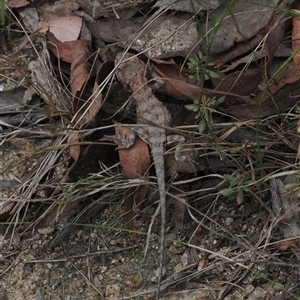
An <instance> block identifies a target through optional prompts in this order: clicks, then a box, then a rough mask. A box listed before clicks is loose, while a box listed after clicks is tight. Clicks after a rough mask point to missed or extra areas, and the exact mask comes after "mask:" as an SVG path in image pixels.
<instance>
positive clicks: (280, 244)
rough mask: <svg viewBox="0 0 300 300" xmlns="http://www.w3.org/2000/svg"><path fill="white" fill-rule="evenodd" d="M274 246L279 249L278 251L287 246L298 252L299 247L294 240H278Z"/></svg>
mask: <svg viewBox="0 0 300 300" xmlns="http://www.w3.org/2000/svg"><path fill="white" fill-rule="evenodd" d="M274 246H275V248H276V249H278V250H280V251H285V250H286V249H288V248H293V249H294V250H296V251H298V252H300V248H299V247H298V246H297V245H296V244H295V241H291V240H288V241H279V242H277V243H275V245H274Z"/></svg>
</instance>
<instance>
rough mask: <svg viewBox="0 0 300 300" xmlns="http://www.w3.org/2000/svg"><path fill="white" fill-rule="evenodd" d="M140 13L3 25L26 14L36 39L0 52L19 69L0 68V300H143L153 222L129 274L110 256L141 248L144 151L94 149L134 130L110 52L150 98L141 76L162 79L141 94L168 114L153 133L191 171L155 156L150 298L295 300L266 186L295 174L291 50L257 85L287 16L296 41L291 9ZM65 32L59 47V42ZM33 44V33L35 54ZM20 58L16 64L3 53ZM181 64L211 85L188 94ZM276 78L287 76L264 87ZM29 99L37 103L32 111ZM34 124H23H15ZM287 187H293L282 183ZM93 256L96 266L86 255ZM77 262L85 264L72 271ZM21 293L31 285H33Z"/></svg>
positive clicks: (284, 226)
mask: <svg viewBox="0 0 300 300" xmlns="http://www.w3.org/2000/svg"><path fill="white" fill-rule="evenodd" d="M100 2H101V1H100ZM122 2H123V1H122ZM62 3H64V1H62ZM78 4H79V5H78ZM153 4H154V3H151V2H150V1H138V2H136V3H130V5H129V6H128V3H126V2H124V3H117V4H116V3H114V2H113V1H112V2H110V1H103V3H102V2H101V3H100V7H101V9H99V10H98V13H97V15H96V14H94V13H93V7H91V6H90V3H89V2H85V1H78V3H77V4H76V5H75V4H74V3H72V6H71V5H67V4H65V5H62V4H61V3H60V4H59V5H62V6H58V4H55V6H53V8H54V7H55V10H57V18H58V19H55V18H54V17H53V16H52V15H51V12H50V11H51V8H52V6H51V5H49V4H45V3H43V4H41V5H40V6H39V7H34V5H33V6H32V7H25V8H22V10H21V9H20V12H22V13H21V14H20V15H19V16H18V17H16V16H15V15H11V16H8V17H9V18H11V21H12V23H13V24H14V26H17V27H20V28H22V27H21V22H22V21H23V22H24V23H25V22H27V21H28V19H26V17H25V16H26V12H27V11H28V14H27V15H30V16H32V15H33V16H37V17H38V18H40V17H41V15H43V17H44V20H42V18H41V20H42V21H41V20H35V21H36V22H35V23H36V24H41V23H42V24H44V25H42V26H41V25H36V28H32V29H31V30H32V34H31V35H27V37H23V40H28V37H29V39H30V43H27V44H25V43H23V44H22V43H20V44H18V42H16V43H15V44H16V45H15V49H12V50H14V51H12V52H11V53H14V55H20V57H19V59H20V60H22V59H24V57H26V60H27V62H28V66H30V67H28V69H26V68H25V66H26V65H27V62H26V64H21V63H17V62H16V61H15V60H14V59H12V56H11V55H9V54H8V55H7V54H6V56H5V55H4V56H3V66H4V69H3V72H4V74H5V75H4V76H3V78H2V82H3V83H6V85H7V86H8V87H9V88H11V89H10V90H9V89H7V90H6V91H5V92H2V93H0V99H1V112H0V113H1V115H0V121H1V124H0V125H1V132H0V133H1V150H2V149H3V150H2V152H1V156H2V157H3V159H2V160H1V164H2V168H1V169H2V172H1V178H0V185H1V206H0V208H1V210H0V218H1V220H3V224H2V225H1V249H2V252H3V254H2V257H1V262H2V266H3V267H2V268H1V273H2V277H3V280H4V282H5V283H6V284H5V288H4V289H3V290H1V293H2V294H1V296H3V297H6V298H18V297H19V298H24V297H25V295H26V297H27V298H28V299H32V298H33V297H35V298H36V297H43V298H45V299H48V298H50V297H51V298H57V299H62V295H68V296H70V297H71V298H72V299H77V298H78V299H82V297H84V298H86V299H92V298H93V299H94V298H95V297H102V298H103V297H106V298H107V299H125V298H126V297H136V298H139V297H140V298H141V297H144V296H146V295H147V296H149V295H150V297H148V298H151V293H153V292H154V291H155V286H156V281H157V275H155V274H158V272H157V266H158V265H157V256H158V252H157V243H156V240H157V233H158V232H159V226H160V224H159V220H157V221H156V222H155V224H154V225H155V226H154V227H153V232H152V235H151V237H150V238H151V243H150V249H149V251H148V254H147V256H146V258H145V261H144V260H143V259H142V256H143V251H142V250H141V251H137V252H132V251H131V250H130V249H129V250H128V251H129V252H128V253H127V250H126V249H127V248H126V246H127V245H132V244H133V241H132V237H133V239H134V241H135V243H137V244H139V245H140V247H141V248H143V247H144V245H145V239H146V233H147V228H148V226H149V223H150V219H151V215H152V214H153V212H154V209H155V207H156V205H155V204H154V202H155V201H156V200H157V197H156V189H157V188H156V182H155V173H154V172H153V169H152V167H151V160H150V156H149V149H148V146H147V145H146V144H145V143H144V142H143V141H142V140H138V141H137V143H136V144H135V145H134V147H133V148H131V149H129V150H126V151H125V150H121V149H119V150H118V151H115V150H114V148H115V147H114V146H112V145H107V142H104V141H103V136H104V135H109V134H113V132H112V127H113V126H114V127H115V129H116V130H117V133H120V134H122V135H124V134H125V135H126V134H128V132H127V130H128V128H129V127H126V126H124V125H123V124H126V123H130V124H132V123H133V124H134V123H135V118H136V116H135V109H134V106H133V105H131V104H130V94H128V92H126V91H125V90H124V89H123V87H122V86H121V85H120V84H119V83H118V81H117V80H114V79H113V73H114V70H115V69H114V68H115V66H114V65H113V60H114V57H115V54H116V53H118V52H121V51H123V49H125V50H126V51H128V50H129V51H130V52H134V51H136V52H138V53H141V54H142V55H141V56H140V58H141V59H143V60H144V61H145V62H147V63H150V64H151V65H152V70H151V68H149V70H148V72H147V76H148V79H149V80H150V84H151V85H152V86H154V85H153V81H157V79H156V78H155V77H153V70H154V71H155V72H156V73H157V75H158V76H159V77H161V78H162V79H163V80H164V84H163V85H161V86H160V87H159V88H158V89H157V90H156V91H155V93H156V95H157V97H159V99H160V100H161V101H163V102H164V104H165V105H166V106H167V107H168V109H169V110H170V112H171V113H172V115H173V121H172V127H170V128H168V129H169V130H170V131H171V132H172V131H174V132H176V133H178V132H180V134H182V135H183V136H185V138H186V141H187V143H186V145H185V150H184V151H185V152H183V154H184V155H185V156H187V157H188V158H189V160H190V161H192V162H193V163H192V164H191V163H180V162H178V161H176V160H175V155H174V152H175V149H174V145H169V147H168V149H167V153H166V168H167V172H166V174H168V175H167V176H168V177H167V178H166V182H167V194H168V205H169V206H168V212H167V219H168V226H167V236H168V239H167V241H166V253H167V263H166V266H165V270H164V274H165V275H164V276H165V277H164V281H163V285H162V294H163V295H162V297H166V298H168V299H172V297H173V296H174V295H175V297H177V298H178V295H180V297H181V299H183V297H186V298H188V299H196V298H201V299H230V297H236V298H239V299H262V298H265V299H267V298H269V299H275V298H276V299H298V296H297V295H299V294H300V292H299V287H298V282H299V277H298V276H299V275H298V274H299V266H298V263H297V258H298V255H299V245H298V239H297V236H298V233H297V232H298V221H297V220H298V210H299V209H298V204H297V201H298V194H297V193H296V192H294V193H292V192H289V191H287V190H286V189H285V187H284V186H283V184H282V181H281V178H282V180H284V176H286V175H288V174H289V173H293V174H297V173H298V163H297V161H298V140H299V138H298V135H297V133H296V130H297V128H298V125H297V124H299V121H298V119H299V117H298V115H299V110H298V108H297V102H298V97H299V96H298V95H299V94H300V93H299V91H298V85H297V81H298V78H299V76H298V73H299V72H298V61H297V60H296V59H294V66H292V65H291V62H292V60H293V58H294V57H295V58H296V53H295V52H294V53H293V52H292V51H296V50H295V47H297V46H295V45H294V48H293V49H294V50H292V49H290V54H289V51H287V53H288V56H287V57H286V58H285V60H284V62H283V64H282V65H280V66H279V70H277V71H275V73H271V71H270V70H271V67H272V65H274V64H275V63H276V62H277V61H278V60H279V57H280V59H282V56H280V55H279V53H278V50H277V49H278V48H279V46H280V45H282V44H283V43H286V41H289V43H290V42H291V41H290V39H291V37H290V35H289V30H290V28H291V25H290V24H291V23H290V21H289V18H291V17H293V22H294V25H293V30H294V32H293V34H292V40H293V39H294V41H295V40H296V36H297V35H296V32H297V29H296V26H297V25H296V19H297V10H296V9H297V8H296V7H294V6H293V5H292V6H290V4H289V3H288V2H287V1H266V0H262V1H257V2H255V3H252V2H243V1H232V2H230V3H222V2H219V1H210V2H209V3H206V2H205V1H204V2H203V5H201V4H200V6H199V3H198V2H197V3H195V5H194V6H191V5H190V1H179V2H178V3H173V2H172V1H156V3H155V4H154V5H153ZM173 4H174V5H173ZM13 5H14V7H21V6H22V5H27V4H26V3H23V2H22V3H21V2H20V4H19V5H18V4H16V3H14V4H13ZM53 5H54V4H53ZM172 5H173V6H172ZM80 6H81V7H80ZM57 7H60V9H57ZM70 7H72V9H70ZM87 8H88V9H87ZM90 8H92V10H90ZM153 8H156V10H155V9H154V10H153ZM290 8H294V9H295V10H290ZM85 9H87V10H86V11H84V10H85ZM7 11H9V8H7ZM33 11H34V13H32V12H33ZM42 11H43V14H41V13H40V12H42ZM289 12H290V14H289ZM52 13H53V12H52ZM73 13H76V14H77V15H81V16H84V17H85V18H86V19H87V20H89V21H87V22H84V23H83V25H82V27H81V20H82V19H81V18H79V17H78V16H77V17H75V16H74V15H73ZM195 14H197V15H195ZM47 17H48V19H47ZM93 18H94V20H93ZM72 20H74V22H76V24H77V29H76V26H73V25H72V24H70V21H71V22H72ZM245 20H247V21H245ZM61 22H62V23H61ZM66 22H67V23H66ZM30 24H32V21H31V23H30ZM25 25H26V23H25ZM22 26H23V25H22ZM28 27H29V28H31V25H28ZM71 27H72V28H71ZM39 28H40V29H39ZM79 28H81V31H80V37H79V39H77V38H78V34H79ZM112 28H113V29H114V30H112ZM54 29H59V30H58V32H57V31H54ZM73 29H76V33H75V35H72V36H71V37H69V36H67V37H65V36H63V37H60V34H61V32H62V33H63V35H65V34H68V33H70V32H73ZM35 31H36V33H45V32H46V35H45V36H44V39H45V40H46V41H47V47H48V49H49V51H50V52H48V50H47V49H46V46H45V43H44V42H41V41H40V38H38V37H36V36H35V35H36V34H33V33H34V32H35ZM84 32H85V34H83V33H84ZM18 34H19V33H17V32H11V36H10V39H12V40H13V41H18V40H19V39H18ZM24 36H25V34H24ZM91 36H92V38H93V43H91V42H90V38H89V37H91ZM20 45H21V46H22V47H20ZM96 45H97V46H96ZM5 46H8V47H13V45H10V44H8V45H3V46H1V48H2V49H5ZM21 48H22V50H21V51H22V55H23V56H22V55H21V52H20V51H19V52H17V50H20V49H21ZM41 49H42V50H41ZM287 49H289V48H287ZM33 50H34V51H33ZM199 51H201V52H200V53H201V54H199ZM136 52H135V53H136ZM49 53H50V54H49ZM197 55H198V56H199V57H203V61H207V62H213V63H214V64H213V65H205V64H203V65H202V66H201V65H200V67H201V68H204V70H201V71H203V72H204V74H209V73H207V70H206V69H205V68H206V67H209V68H211V67H213V72H214V73H216V74H218V76H209V77H210V78H209V80H207V81H205V82H198V83H197V84H198V85H195V82H191V81H190V78H191V75H192V76H193V75H195V70H192V69H191V68H190V69H189V68H188V64H187V62H188V60H189V59H190V58H195V57H196V56H197ZM49 57H50V58H49ZM286 65H289V66H290V71H288V72H287V73H285V74H284V75H281V77H280V78H278V77H277V74H278V73H279V71H280V70H281V69H283V68H284V67H285V66H286ZM28 74H30V76H28ZM196 75H197V74H196ZM13 83H14V84H15V83H18V84H15V85H14V86H13V87H11V85H12V84H13ZM17 86H19V87H22V93H23V90H24V88H25V89H26V90H29V87H31V89H32V88H33V92H31V93H28V96H27V99H25V100H24V101H23V102H22V101H21V102H20V101H19V97H21V96H18V99H17V104H16V103H15V101H14V97H13V96H12V95H15V93H18V89H19V88H16V87H17ZM14 88H15V89H14ZM32 94H36V96H37V97H39V100H38V101H36V100H34V101H32V100H31V98H30V97H31V95H32ZM222 95H225V96H226V99H225V102H224V103H222V104H220V105H219V106H217V107H210V106H206V107H205V103H206V102H204V101H202V105H203V108H202V109H201V112H203V113H207V112H208V111H209V113H210V114H209V115H211V116H212V118H211V119H210V118H209V119H207V120H206V123H207V126H206V129H205V130H204V131H203V132H202V133H199V132H197V128H198V127H199V126H198V124H196V122H197V118H196V119H195V112H193V111H187V110H186V108H185V106H186V105H187V104H190V103H193V102H194V101H195V100H201V99H204V98H206V99H212V98H213V97H216V98H219V97H220V96H222ZM128 100H129V101H128ZM175 100H176V101H175ZM3 103H5V104H4V105H3ZM199 103H200V102H199ZM207 103H208V102H207ZM70 104H71V105H70ZM12 108H13V111H12ZM36 111H38V112H39V115H38V118H31V117H29V116H30V115H32V113H33V112H34V113H35V112H36ZM25 112H26V113H25ZM200 117H201V116H200ZM203 118H204V116H203V117H202V119H203ZM25 121H26V122H25ZM116 122H118V123H116ZM124 122H125V123H124ZM113 123H115V125H113ZM18 138H19V140H18ZM20 139H21V140H20ZM40 140H42V141H43V142H42V143H41V144H40V145H38V141H40ZM32 144H33V146H32ZM24 145H31V146H30V147H25V146H24ZM292 181H293V184H294V185H295V186H296V188H297V184H298V177H297V176H296V177H294V178H293V180H292ZM141 183H142V184H141ZM2 190H3V191H2ZM225 190H226V191H227V192H226V193H225V192H224V191H225ZM296 190H297V189H296ZM225 194H226V196H224V195H225ZM151 200H152V202H151ZM234 200H235V201H237V200H238V201H241V202H238V203H236V202H235V201H234ZM242 200H243V201H242ZM122 202H124V206H125V208H124V207H123V206H122ZM289 211H291V213H289ZM286 214H288V215H286ZM126 216H127V218H126ZM172 220H174V221H172ZM82 223H86V224H89V225H92V226H82V227H80V226H79V225H82ZM126 223H127V224H126ZM173 223H174V225H175V227H174V228H173V226H172V225H173ZM63 224H65V226H63ZM67 225H68V226H67ZM128 231H130V232H131V233H132V236H131V235H129V234H128ZM49 248H50V250H46V249H49ZM122 248H123V252H122V251H121V252H119V250H122ZM98 249H105V250H107V255H98V254H97V250H98ZM114 250H117V253H118V254H113V253H114ZM11 251H12V252H11ZM88 252H92V253H95V254H93V255H92V257H89V258H88V257H87V256H84V255H85V253H88ZM74 254H82V255H83V258H78V257H77V258H74V257H75V256H74ZM62 257H67V258H68V257H69V259H67V261H66V262H65V267H67V268H68V270H67V271H66V270H64V268H63V267H62V265H61V264H60V263H59V262H58V261H57V262H56V259H57V258H62ZM72 257H73V259H72ZM26 261H34V262H32V263H28V264H25V267H24V265H23V264H21V263H20V262H26ZM44 263H46V265H44ZM12 267H14V268H12ZM24 274H25V275H26V276H24ZM49 274H51V275H50V278H51V280H52V283H51V284H50V282H49V281H47V278H49ZM278 274H279V275H278ZM9 276H13V278H14V279H13V284H8V282H12V281H11V277H9ZM35 278H43V279H42V280H43V283H44V284H43V286H40V285H39V284H38V282H37V281H36V279H35ZM60 278H65V284H64V286H62V285H61V279H60ZM25 280H26V284H24V283H25ZM228 282H229V283H230V284H227V283H228ZM14 287H17V289H15V288H14ZM235 287H239V288H237V289H236V288H235ZM183 290H184V292H183Z"/></svg>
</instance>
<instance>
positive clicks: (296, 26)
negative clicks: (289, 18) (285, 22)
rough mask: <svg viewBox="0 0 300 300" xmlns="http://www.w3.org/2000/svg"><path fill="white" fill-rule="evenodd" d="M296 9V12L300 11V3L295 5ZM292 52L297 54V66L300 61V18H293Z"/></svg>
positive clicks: (295, 61) (295, 57) (295, 58)
mask: <svg viewBox="0 0 300 300" xmlns="http://www.w3.org/2000/svg"><path fill="white" fill-rule="evenodd" d="M295 5H296V7H294V9H295V10H298V13H299V9H300V3H299V2H296V3H295ZM292 51H293V52H294V53H296V52H297V53H296V55H295V56H294V58H293V60H294V64H295V65H297V64H298V63H299V61H300V18H299V17H293V31H292Z"/></svg>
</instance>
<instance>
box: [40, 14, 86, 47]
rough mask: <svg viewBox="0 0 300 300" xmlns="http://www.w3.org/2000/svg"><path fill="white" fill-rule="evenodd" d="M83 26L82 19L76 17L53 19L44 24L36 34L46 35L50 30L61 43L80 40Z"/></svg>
mask: <svg viewBox="0 0 300 300" xmlns="http://www.w3.org/2000/svg"><path fill="white" fill-rule="evenodd" d="M81 26H82V19H81V18H79V17H76V16H69V17H60V18H55V19H52V20H50V21H48V22H46V23H44V24H42V26H41V27H40V28H39V29H38V30H37V31H36V32H35V33H46V32H47V31H48V30H49V31H50V32H51V33H52V34H53V35H54V36H55V37H56V38H57V39H58V40H59V41H61V42H68V41H75V40H77V39H78V37H79V34H80V30H81Z"/></svg>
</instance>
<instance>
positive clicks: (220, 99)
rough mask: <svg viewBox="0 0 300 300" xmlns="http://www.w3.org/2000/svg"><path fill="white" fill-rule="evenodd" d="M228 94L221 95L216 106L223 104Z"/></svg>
mask: <svg viewBox="0 0 300 300" xmlns="http://www.w3.org/2000/svg"><path fill="white" fill-rule="evenodd" d="M225 98H226V96H221V97H219V98H218V99H217V101H216V107H217V106H219V105H220V104H222V103H223V102H224V100H225Z"/></svg>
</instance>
